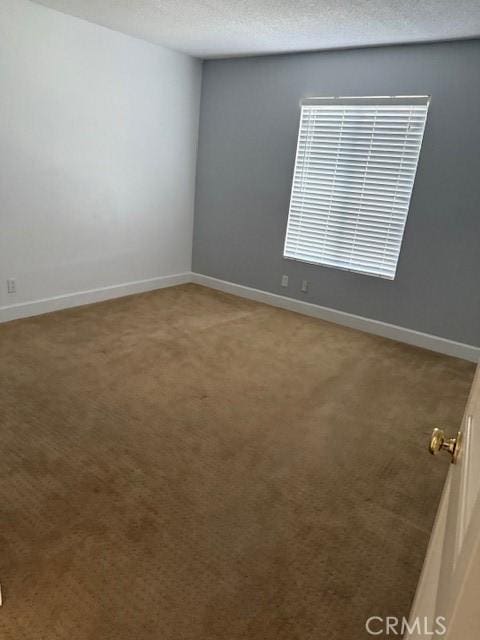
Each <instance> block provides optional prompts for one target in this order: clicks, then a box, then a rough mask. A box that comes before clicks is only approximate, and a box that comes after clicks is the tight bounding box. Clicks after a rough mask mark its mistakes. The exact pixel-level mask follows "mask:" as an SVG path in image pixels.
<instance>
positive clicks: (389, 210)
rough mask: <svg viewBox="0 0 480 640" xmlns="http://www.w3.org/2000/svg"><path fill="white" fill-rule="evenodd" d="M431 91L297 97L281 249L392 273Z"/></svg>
mask: <svg viewBox="0 0 480 640" xmlns="http://www.w3.org/2000/svg"><path fill="white" fill-rule="evenodd" d="M428 103H429V98H428V97H425V96H420V97H418V96H414V97H401V98H345V99H342V98H332V99H311V100H306V101H305V102H304V104H303V105H302V111H301V116H300V129H299V133H298V143H297V156H296V160H295V170H294V176H293V185H292V193H291V200H290V211H289V216H288V224H287V233H286V237H285V248H284V257H285V258H292V259H294V260H302V261H304V262H312V263H314V264H322V265H327V266H331V267H337V268H340V269H347V270H349V271H357V272H360V273H366V274H369V275H375V276H380V277H383V278H390V279H392V280H393V278H394V277H395V272H396V269H397V261H398V256H399V253H400V246H401V243H402V237H403V231H404V228H405V222H406V219H407V214H408V207H409V204H410V197H411V195H412V189H413V183H414V179H415V173H416V171H417V163H418V157H419V154H420V148H421V145H422V138H423V131H424V128H425V121H426V118H427V110H428Z"/></svg>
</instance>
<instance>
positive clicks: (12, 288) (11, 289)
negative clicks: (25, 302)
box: [7, 278, 17, 293]
mask: <svg viewBox="0 0 480 640" xmlns="http://www.w3.org/2000/svg"><path fill="white" fill-rule="evenodd" d="M7 292H8V293H16V292H17V285H16V283H15V280H14V279H13V278H9V279H8V280H7Z"/></svg>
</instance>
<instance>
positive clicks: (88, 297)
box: [0, 272, 192, 322]
mask: <svg viewBox="0 0 480 640" xmlns="http://www.w3.org/2000/svg"><path fill="white" fill-rule="evenodd" d="M191 281H192V274H191V273H190V272H188V273H178V274H175V275H171V276H159V277H157V278H148V280H136V281H135V282H125V283H123V284H114V285H111V286H108V287H100V288H99V289H90V290H88V291H77V292H75V293H66V294H64V295H61V296H54V297H52V298H43V299H42V300H32V301H31V302H20V303H18V304H11V305H8V306H5V307H0V322H8V321H9V320H16V319H18V318H28V317H29V316H36V315H39V314H42V313H49V312H50V311H59V310H60V309H68V308H70V307H79V306H81V305H84V304H91V303H92V302H101V301H102V300H110V299H112V298H120V297H122V296H129V295H131V294H133V293H142V292H144V291H153V290H154V289H163V288H164V287H173V286H175V285H177V284H185V283H186V282H191Z"/></svg>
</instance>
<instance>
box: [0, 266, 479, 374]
mask: <svg viewBox="0 0 480 640" xmlns="http://www.w3.org/2000/svg"><path fill="white" fill-rule="evenodd" d="M187 282H195V283H196V284H201V285H203V286H205V287H210V288H211V289H217V290H218V291H224V292H225V293H232V294H233V295H236V296H240V297H242V298H248V299H249V300H256V301H257V302H263V303H265V304H269V305H271V306H274V307H280V308H281V309H287V310H288V311H295V312H297V313H302V314H304V315H307V316H312V317H314V318H320V319H321V320H327V321H329V322H335V323H336V324H340V325H343V326H346V327H351V328H352V329H358V330H359V331H365V332H367V333H373V334H375V335H378V336H383V337H384V338H390V339H392V340H398V341H399V342H405V343H407V344H411V345H414V346H416V347H422V348H423V349H430V350H431V351H437V352H438V353H443V354H446V355H449V356H454V357H456V358H463V359H464V360H470V361H471V362H478V361H479V360H480V347H474V346H472V345H468V344H463V343H462V342H455V341H454V340H448V339H446V338H440V337H439V336H433V335H430V334H428V333H422V332H420V331H414V330H413V329H405V328H404V327H398V326H397V325H394V324H388V323H387V322H381V321H380V320H372V319H370V318H364V317H363V316H357V315H354V314H353V313H346V312H345V311H338V310H336V309H331V308H329V307H322V306H320V305H317V304H311V303H310V302H303V301H302V300H296V299H294V298H288V297H286V296H280V295H278V294H276V293H269V292H268V291H262V290H261V289H253V288H251V287H246V286H244V285H241V284H235V283H234V282H227V281H226V280H219V279H218V278H212V277H210V276H204V275H202V274H200V273H189V272H187V273H178V274H175V275H170V276H159V277H157V278H149V279H148V280H137V281H135V282H126V283H123V284H115V285H111V286H108V287H101V288H99V289H90V290H88V291H77V292H75V293H67V294H64V295H61V296H54V297H52V298H44V299H42V300H32V301H31V302H20V303H18V304H11V305H8V306H4V307H0V322H8V321H9V320H16V319H18V318H27V317H29V316H36V315H39V314H42V313H49V312H50V311H59V310H60V309H68V308H70V307H78V306H81V305H84V304H91V303H92V302H101V301H102V300H110V299H112V298H120V297H122V296H128V295H131V294H134V293H142V292H144V291H153V290H154V289H163V288H164V287H174V286H175V285H179V284H185V283H187Z"/></svg>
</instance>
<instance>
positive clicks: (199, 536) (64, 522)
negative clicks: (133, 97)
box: [0, 285, 474, 640]
mask: <svg viewBox="0 0 480 640" xmlns="http://www.w3.org/2000/svg"><path fill="white" fill-rule="evenodd" d="M473 369H474V367H473V365H472V364H469V363H467V362H464V361H461V360H455V359H453V358H448V357H443V356H441V355H436V354H434V353H431V352H428V351H423V350H421V349H416V348H412V347H408V346H405V345H402V344H399V343H396V342H392V341H389V340H384V339H381V338H377V337H373V336H370V335H367V334H363V333H360V332H356V331H352V330H349V329H344V328H341V327H338V326H335V325H333V324H328V323H325V322H321V321H318V320H314V319H310V318H307V317H303V316H301V315H297V314H294V313H289V312H286V311H282V310H278V309H273V308H270V307H268V306H264V305H261V304H257V303H253V302H248V301H245V300H241V299H238V298H235V297H232V296H228V295H224V294H220V293H216V292H213V291H210V290H208V289H205V288H201V287H198V286H195V285H185V286H181V287H176V288H173V289H165V290H163V291H157V292H153V293H147V294H142V295H138V296H132V297H128V298H123V299H120V300H115V301H110V302H105V303H101V304H96V305H91V306H88V307H82V308H77V309H73V310H69V311H63V312H59V313H54V314H49V315H45V316H42V317H37V318H32V319H27V320H21V321H16V322H11V323H8V324H4V325H2V326H0V377H1V385H0V405H1V414H0V416H1V417H0V419H1V458H0V475H1V481H0V506H1V511H2V521H1V539H0V548H1V551H0V553H1V567H0V578H1V581H2V584H3V595H4V606H3V607H2V608H1V609H0V637H1V638H2V640H24V639H28V640H59V639H62V640H67V639H68V640H87V639H88V640H154V639H155V640H215V639H222V640H237V639H240V638H241V639H245V640H247V639H248V640H257V639H258V640H270V639H271V640H297V639H298V640H309V639H312V640H313V639H315V640H323V639H325V640H337V639H338V640H359V639H361V638H364V637H366V634H365V631H364V623H365V619H366V618H367V617H368V616H370V615H383V614H389V615H403V614H407V613H408V610H409V606H410V602H411V598H412V595H413V593H414V590H415V585H416V581H417V578H418V575H419V571H420V568H421V564H422V559H423V555H424V551H425V546H426V544H427V540H428V537H429V530H430V528H431V525H432V520H433V517H434V512H435V507H436V503H437V501H438V498H439V495H440V491H441V488H442V482H443V479H444V475H445V472H446V470H447V467H448V461H447V457H446V456H445V457H444V458H443V459H433V458H431V457H430V456H429V454H428V453H427V452H426V444H427V440H428V436H429V433H430V431H431V429H432V427H433V426H435V425H438V424H444V425H447V426H450V428H451V430H452V431H454V430H455V427H456V426H457V425H458V423H459V421H460V418H461V415H462V411H463V407H464V403H465V400H466V397H467V393H468V389H469V385H470V382H471V379H472V375H473ZM377 637H378V636H377Z"/></svg>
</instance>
